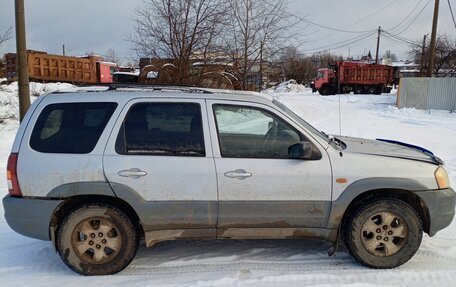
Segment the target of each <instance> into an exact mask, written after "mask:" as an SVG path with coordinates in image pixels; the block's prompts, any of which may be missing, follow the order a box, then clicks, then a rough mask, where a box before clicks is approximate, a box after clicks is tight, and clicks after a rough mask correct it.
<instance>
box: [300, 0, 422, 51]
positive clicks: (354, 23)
mask: <svg viewBox="0 0 456 287" xmlns="http://www.w3.org/2000/svg"><path fill="white" fill-rule="evenodd" d="M421 1H423V0H421ZM395 2H397V0H393V1H391V2H390V3H388V4H386V5H385V6H383V7H382V8H380V9H378V10H376V11H374V12H372V13H371V14H369V15H367V16H365V17H364V18H361V19H359V20H357V21H356V22H353V23H351V24H350V25H348V26H345V27H343V28H342V29H346V28H349V27H351V26H353V25H356V24H358V23H360V22H362V21H364V20H366V19H368V18H370V17H371V16H372V15H375V14H377V13H379V12H380V11H382V10H385V9H386V8H388V7H390V6H391V5H393V4H394V3H395ZM336 34H337V32H334V33H331V34H329V35H328V36H326V37H324V38H320V39H317V40H314V41H313V42H314V43H315V42H319V41H321V40H323V39H327V38H329V37H332V36H333V35H336ZM308 35H309V34H308Z"/></svg>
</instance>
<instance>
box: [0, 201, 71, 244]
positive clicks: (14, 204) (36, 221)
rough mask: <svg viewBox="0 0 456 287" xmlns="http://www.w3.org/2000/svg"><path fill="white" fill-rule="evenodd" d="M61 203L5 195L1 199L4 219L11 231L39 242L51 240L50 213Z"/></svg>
mask: <svg viewBox="0 0 456 287" xmlns="http://www.w3.org/2000/svg"><path fill="white" fill-rule="evenodd" d="M62 202H63V201H62V200H52V199H37V198H26V197H12V196H10V195H7V196H5V197H4V198H3V208H4V210H5V219H6V222H7V223H8V225H9V226H10V227H11V229H13V230H14V231H16V232H17V233H19V234H22V235H24V236H27V237H32V238H36V239H41V240H51V239H50V236H49V224H50V222H51V218H52V213H53V212H54V210H55V209H56V208H57V206H58V205H59V204H60V203H62Z"/></svg>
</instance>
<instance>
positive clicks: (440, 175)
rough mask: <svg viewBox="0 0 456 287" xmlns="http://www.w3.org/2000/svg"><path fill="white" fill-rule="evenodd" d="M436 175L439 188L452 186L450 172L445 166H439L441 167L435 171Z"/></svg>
mask: <svg viewBox="0 0 456 287" xmlns="http://www.w3.org/2000/svg"><path fill="white" fill-rule="evenodd" d="M434 176H435V180H436V181H437V186H438V187H439V189H443V188H449V187H450V179H449V178H448V173H447V172H446V170H445V169H444V168H443V167H441V166H439V168H437V170H436V171H435V173H434Z"/></svg>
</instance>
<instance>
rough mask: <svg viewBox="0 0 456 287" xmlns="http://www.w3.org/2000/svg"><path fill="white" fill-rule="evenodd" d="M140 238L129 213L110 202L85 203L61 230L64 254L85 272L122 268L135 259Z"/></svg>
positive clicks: (73, 266)
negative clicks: (111, 204) (102, 203)
mask: <svg viewBox="0 0 456 287" xmlns="http://www.w3.org/2000/svg"><path fill="white" fill-rule="evenodd" d="M138 242H139V240H138V234H137V232H136V229H135V227H134V225H133V223H132V221H131V220H130V219H129V217H128V216H127V215H126V214H125V213H124V212H123V211H121V210H120V209H117V208H116V207H114V206H110V205H100V204H86V205H83V206H81V207H79V208H77V209H75V210H73V211H72V212H70V213H69V214H68V215H67V216H66V217H65V219H64V220H63V222H62V224H61V225H60V227H59V228H58V230H57V249H58V252H59V255H60V257H61V258H62V260H63V262H64V263H65V264H66V265H67V266H68V267H70V268H71V269H72V270H74V271H76V272H77V273H80V274H83V275H106V274H113V273H117V272H119V271H121V270H122V269H124V268H125V267H127V266H128V264H130V262H131V261H132V260H133V258H134V256H135V254H136V250H137V248H138Z"/></svg>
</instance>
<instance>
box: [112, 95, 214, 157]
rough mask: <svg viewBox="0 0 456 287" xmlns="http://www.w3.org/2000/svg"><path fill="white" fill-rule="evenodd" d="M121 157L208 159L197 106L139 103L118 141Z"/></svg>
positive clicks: (132, 111)
mask: <svg viewBox="0 0 456 287" xmlns="http://www.w3.org/2000/svg"><path fill="white" fill-rule="evenodd" d="M116 152H117V153H119V154H143V155H144V154H145V155H163V156H166V155H168V156H205V155H206V154H205V149H204V137H203V126H202V121H201V107H200V105H199V104H197V103H139V104H135V105H133V106H132V107H131V109H130V110H129V111H128V114H127V116H126V118H125V120H124V123H123V124H122V127H121V130H120V133H119V136H118V137H117V141H116Z"/></svg>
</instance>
